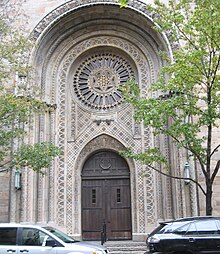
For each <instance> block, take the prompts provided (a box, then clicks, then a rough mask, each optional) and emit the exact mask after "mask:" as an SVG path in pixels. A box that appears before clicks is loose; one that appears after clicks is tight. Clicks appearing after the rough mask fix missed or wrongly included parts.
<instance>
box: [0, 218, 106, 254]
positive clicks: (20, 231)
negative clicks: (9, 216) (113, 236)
mask: <svg viewBox="0 0 220 254" xmlns="http://www.w3.org/2000/svg"><path fill="white" fill-rule="evenodd" d="M6 253H7V254H8V253H15V254H16V253H28V254H40V253H43V254H106V253H109V251H108V250H107V249H106V248H105V247H104V246H102V245H98V244H97V245H96V244H91V243H87V242H83V241H77V240H74V239H73V238H71V237H70V236H68V235H66V234H65V233H63V232H61V231H59V230H57V229H55V228H53V227H40V226H37V225H23V224H13V223H2V224H0V254H6Z"/></svg>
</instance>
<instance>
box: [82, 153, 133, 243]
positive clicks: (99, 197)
mask: <svg viewBox="0 0 220 254" xmlns="http://www.w3.org/2000/svg"><path fill="white" fill-rule="evenodd" d="M131 222H132V220H131V191H130V171H129V168H128V164H127V162H126V161H125V159H123V158H122V157H121V156H119V155H118V154H117V153H115V152H112V151H106V150H104V151H99V152H97V153H95V154H93V155H92V156H90V157H89V158H88V159H87V160H86V162H85V164H84V166H83V170H82V237H83V239H84V240H101V232H102V233H103V234H106V235H103V237H104V238H106V240H122V239H123V240H128V239H131V238H132V225H131Z"/></svg>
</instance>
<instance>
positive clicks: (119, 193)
mask: <svg viewBox="0 0 220 254" xmlns="http://www.w3.org/2000/svg"><path fill="white" fill-rule="evenodd" d="M109 185H110V186H109V190H111V197H110V202H111V206H110V207H109V214H108V217H109V218H108V219H110V225H109V223H108V225H109V227H107V230H108V235H109V239H131V207H130V203H131V201H130V180H129V179H117V180H110V181H109Z"/></svg>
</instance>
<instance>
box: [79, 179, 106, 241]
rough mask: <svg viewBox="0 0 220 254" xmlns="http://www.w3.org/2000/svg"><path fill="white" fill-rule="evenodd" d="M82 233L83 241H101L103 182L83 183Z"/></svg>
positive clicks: (86, 181) (85, 181) (87, 181)
mask: <svg viewBox="0 0 220 254" xmlns="http://www.w3.org/2000/svg"><path fill="white" fill-rule="evenodd" d="M82 197H83V198H82V225H83V227H82V232H83V239H87V240H96V239H100V231H101V226H102V221H103V219H104V218H103V204H102V181H100V180H84V181H83V182H82Z"/></svg>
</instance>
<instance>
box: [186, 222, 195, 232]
mask: <svg viewBox="0 0 220 254" xmlns="http://www.w3.org/2000/svg"><path fill="white" fill-rule="evenodd" d="M185 235H198V232H197V228H196V225H195V223H194V222H192V223H190V225H189V228H188V230H187V232H186V234H185Z"/></svg>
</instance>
